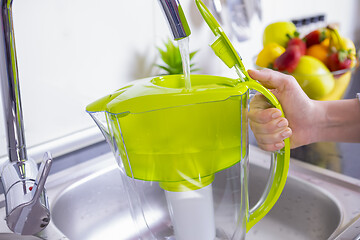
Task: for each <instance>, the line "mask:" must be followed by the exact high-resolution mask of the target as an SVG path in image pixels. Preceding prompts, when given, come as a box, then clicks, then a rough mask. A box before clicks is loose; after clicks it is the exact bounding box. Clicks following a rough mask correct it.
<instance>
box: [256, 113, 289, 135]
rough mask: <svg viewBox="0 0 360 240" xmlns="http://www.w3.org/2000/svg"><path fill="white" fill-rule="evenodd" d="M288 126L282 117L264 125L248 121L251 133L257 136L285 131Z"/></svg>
mask: <svg viewBox="0 0 360 240" xmlns="http://www.w3.org/2000/svg"><path fill="white" fill-rule="evenodd" d="M288 125H289V123H288V121H287V119H286V118H282V117H280V118H277V119H274V120H272V121H269V122H264V123H259V122H254V121H250V126H251V129H252V131H253V132H254V133H257V134H272V133H277V132H280V131H283V130H285V129H286V128H287V127H288Z"/></svg>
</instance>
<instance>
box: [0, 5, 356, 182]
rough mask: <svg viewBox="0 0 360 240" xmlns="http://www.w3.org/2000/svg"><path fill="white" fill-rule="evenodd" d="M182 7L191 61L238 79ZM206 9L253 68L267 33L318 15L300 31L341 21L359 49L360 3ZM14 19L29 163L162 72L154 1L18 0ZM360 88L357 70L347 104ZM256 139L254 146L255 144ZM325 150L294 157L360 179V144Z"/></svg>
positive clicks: (1, 151) (191, 8)
mask: <svg viewBox="0 0 360 240" xmlns="http://www.w3.org/2000/svg"><path fill="white" fill-rule="evenodd" d="M180 2H181V4H182V6H183V8H184V11H185V14H186V16H187V19H188V21H189V25H190V28H191V30H192V35H191V37H190V50H191V51H195V50H198V51H199V52H198V53H197V54H196V56H195V58H194V62H195V64H196V66H197V68H200V69H201V70H200V71H198V72H197V73H202V74H213V75H221V76H229V77H231V76H234V72H232V71H230V70H229V69H227V68H226V67H225V65H224V64H222V63H221V62H220V60H219V59H218V58H217V57H215V55H214V54H213V53H212V51H211V49H210V48H209V47H208V45H209V43H211V41H212V38H213V37H212V33H211V32H210V30H209V29H208V27H207V26H206V25H205V23H204V21H203V20H202V18H201V16H200V15H199V13H198V11H197V9H196V7H195V3H194V1H193V0H180ZM204 2H205V4H207V5H208V6H209V7H210V9H212V10H213V12H214V14H215V15H216V16H217V18H218V20H219V21H220V22H221V23H222V25H223V28H224V30H225V31H226V32H227V33H228V35H229V36H231V40H232V42H233V44H234V45H235V47H236V49H237V51H238V52H239V54H240V55H241V56H242V58H243V59H244V63H245V65H246V67H247V68H254V65H253V61H254V60H253V59H254V56H256V55H257V54H258V52H259V51H260V50H261V48H262V33H263V30H264V28H265V27H266V26H267V25H268V24H270V23H272V22H275V21H291V20H300V19H308V20H309V19H311V18H312V17H316V16H320V15H321V16H324V18H323V19H322V22H320V23H319V22H312V23H311V24H312V25H311V24H310V23H307V24H305V25H304V26H302V31H308V30H309V28H311V27H314V26H315V25H316V24H327V23H336V24H337V25H338V26H339V29H340V32H341V34H342V35H343V36H345V37H348V38H350V39H352V40H353V41H354V43H355V45H356V46H357V48H358V47H359V44H360V24H359V20H358V16H359V14H360V2H359V1H358V0H344V1H336V0H317V1H313V0H303V1H295V0H272V1H261V0H236V1H235V0H207V1H204ZM13 13H14V19H13V20H14V28H15V37H16V46H17V56H18V66H19V76H20V84H21V97H22V105H23V111H24V125H25V134H26V143H27V146H28V148H29V152H30V155H31V151H32V149H36V148H38V147H39V146H42V145H44V144H48V143H51V142H53V141H57V140H58V139H63V138H66V137H68V136H72V135H74V134H79V133H82V132H89V131H92V130H91V129H93V128H94V127H95V126H94V123H93V121H92V120H91V119H90V117H89V116H88V115H87V113H86V112H85V107H86V105H87V104H89V103H91V102H92V101H94V100H96V99H97V98H100V97H102V96H104V95H106V94H108V93H110V92H113V91H115V90H116V89H118V88H120V87H121V86H122V85H124V84H125V83H127V82H129V81H132V80H135V79H139V78H144V77H149V76H154V75H157V74H159V73H161V72H160V70H159V68H156V67H154V64H156V63H159V61H160V56H159V53H158V50H157V47H162V46H163V44H164V42H165V41H167V39H168V38H169V37H171V36H170V32H169V30H168V26H167V25H166V22H165V21H164V17H163V14H162V12H161V10H160V7H159V6H158V3H157V0H136V1H118V0H102V1H95V0H87V1H84V0H62V1H59V0H16V1H14V3H13ZM314 24H315V25H314ZM359 81H360V75H359V72H357V73H354V76H353V79H352V82H351V84H350V86H349V89H348V91H347V94H346V97H348V98H353V97H355V93H356V92H360V84H359ZM1 107H2V106H1ZM2 114H3V111H2V109H1V110H0V115H1V116H0V158H1V157H5V156H6V154H7V150H6V146H7V143H6V138H5V131H4V123H3V121H4V120H3V119H4V118H3V116H2ZM95 131H96V136H94V135H91V134H90V136H89V138H92V140H91V139H90V140H89V141H90V142H91V141H93V142H96V141H97V140H98V139H101V136H99V133H100V132H99V133H98V130H97V129H96V130H95ZM250 140H251V142H252V143H254V144H256V143H255V142H254V139H253V137H252V136H250ZM65 147H66V146H65ZM68 147H69V146H68ZM71 147H72V148H76V147H77V146H71ZM78 147H79V148H80V146H78ZM318 148H319V147H316V151H315V152H311V151H313V150H312V149H311V147H310V149H309V148H304V149H300V150H298V151H295V152H294V154H295V157H297V158H302V159H303V160H304V161H308V162H312V163H314V164H317V165H320V166H323V167H326V168H330V169H333V170H335V171H338V172H343V173H345V174H347V175H350V176H354V177H358V178H360V157H359V156H360V144H336V143H335V144H332V145H327V144H325V145H324V146H322V149H321V150H318ZM54 151H55V152H54ZM62 151H66V150H64V149H57V150H53V153H54V155H55V156H56V155H57V154H60V152H62ZM319 151H320V153H318V152H319ZM309 153H310V154H309ZM34 154H35V155H36V153H35V151H34ZM41 154H42V153H41ZM35 158H36V156H35Z"/></svg>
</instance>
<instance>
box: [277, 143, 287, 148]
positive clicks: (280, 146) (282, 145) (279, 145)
mask: <svg viewBox="0 0 360 240" xmlns="http://www.w3.org/2000/svg"><path fill="white" fill-rule="evenodd" d="M284 146H285V144H284V143H277V144H275V147H276V148H283V147H284Z"/></svg>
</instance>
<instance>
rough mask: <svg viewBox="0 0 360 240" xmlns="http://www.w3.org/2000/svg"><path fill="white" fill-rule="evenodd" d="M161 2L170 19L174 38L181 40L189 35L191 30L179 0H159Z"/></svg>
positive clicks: (169, 22)
mask: <svg viewBox="0 0 360 240" xmlns="http://www.w3.org/2000/svg"><path fill="white" fill-rule="evenodd" d="M159 4H160V6H161V8H162V10H163V12H164V15H165V17H166V19H167V21H168V24H169V27H170V30H171V32H172V34H173V37H174V39H175V40H180V39H183V38H185V37H188V36H189V35H190V34H191V31H190V28H189V25H188V23H187V21H186V18H185V14H184V11H183V10H182V7H181V5H180V2H179V0H159Z"/></svg>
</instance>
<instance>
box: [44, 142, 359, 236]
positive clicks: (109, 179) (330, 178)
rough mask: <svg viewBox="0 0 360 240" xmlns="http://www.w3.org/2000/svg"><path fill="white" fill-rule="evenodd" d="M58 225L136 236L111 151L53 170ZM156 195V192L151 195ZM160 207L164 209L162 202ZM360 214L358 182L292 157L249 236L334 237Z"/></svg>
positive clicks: (260, 183)
mask: <svg viewBox="0 0 360 240" xmlns="http://www.w3.org/2000/svg"><path fill="white" fill-rule="evenodd" d="M250 159H251V165H250V180H249V182H250V203H251V204H254V202H255V201H256V200H257V199H258V198H259V197H260V194H261V193H262V191H263V189H264V184H265V181H266V177H267V168H268V166H267V164H268V155H267V154H266V153H264V152H262V151H260V150H258V149H257V148H255V147H251V157H250ZM47 189H48V195H49V198H50V205H51V206H52V220H53V223H54V224H55V226H56V227H57V228H58V229H59V230H60V231H61V232H63V233H64V234H65V235H66V236H67V237H68V238H69V239H71V240H95V239H96V240H98V239H107V240H111V239H121V240H126V239H136V238H135V237H134V236H135V233H136V232H137V231H136V228H135V226H134V225H133V222H132V218H131V215H130V211H129V206H128V204H127V201H126V194H125V192H124V189H123V186H122V182H121V177H120V173H119V169H118V168H117V166H116V163H115V160H114V159H113V156H112V155H111V154H107V155H105V156H101V157H100V158H97V159H94V160H91V161H89V162H86V163H85V164H81V165H79V166H76V167H73V168H70V169H68V170H66V171H63V172H60V173H58V174H55V175H54V176H51V179H49V182H48V186H47ZM149 197H151V198H152V199H154V200H156V196H149ZM157 208H158V210H159V211H164V209H165V208H162V206H161V204H160V205H159V204H158V205H157ZM358 215H360V187H359V182H357V180H355V179H350V178H347V177H345V176H342V175H337V174H335V173H332V172H329V171H326V170H323V169H319V168H316V167H313V166H310V165H308V164H303V163H301V162H298V161H296V160H292V163H291V167H290V173H289V178H288V182H287V184H286V186H285V190H284V192H283V194H282V196H281V198H280V200H279V201H278V203H277V204H276V205H275V207H274V208H273V209H272V210H271V211H270V213H269V214H268V215H267V216H266V217H265V218H264V219H263V220H262V221H260V222H259V223H258V224H257V225H255V226H254V227H253V229H251V230H250V231H249V233H248V235H247V239H249V240H256V239H262V240H263V239H267V240H271V239H292V240H297V239H299V240H300V239H304V240H305V239H306V240H308V239H329V238H335V237H336V235H337V234H338V233H340V232H341V231H342V230H343V229H345V228H346V226H347V225H348V224H350V223H351V221H352V220H354V219H356V217H357V216H358Z"/></svg>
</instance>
